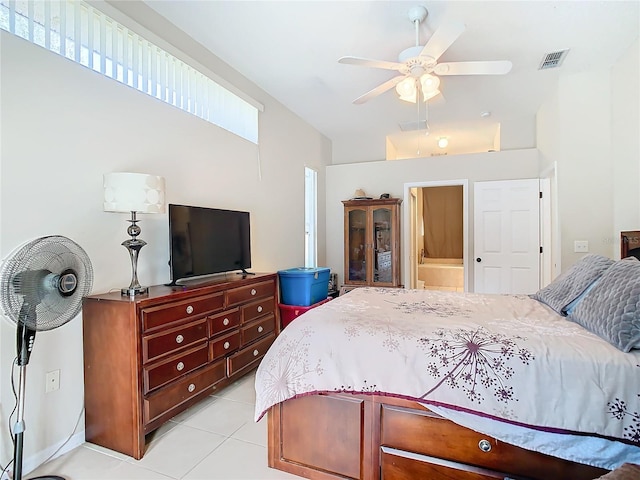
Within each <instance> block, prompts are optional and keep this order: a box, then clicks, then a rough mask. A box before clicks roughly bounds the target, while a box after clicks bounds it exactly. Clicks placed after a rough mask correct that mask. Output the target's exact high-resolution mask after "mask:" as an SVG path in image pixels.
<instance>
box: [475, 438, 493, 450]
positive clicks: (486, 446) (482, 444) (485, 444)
mask: <svg viewBox="0 0 640 480" xmlns="http://www.w3.org/2000/svg"><path fill="white" fill-rule="evenodd" d="M478 448H480V450H482V451H483V452H490V451H491V442H489V440H485V439H482V440H480V441H479V442H478Z"/></svg>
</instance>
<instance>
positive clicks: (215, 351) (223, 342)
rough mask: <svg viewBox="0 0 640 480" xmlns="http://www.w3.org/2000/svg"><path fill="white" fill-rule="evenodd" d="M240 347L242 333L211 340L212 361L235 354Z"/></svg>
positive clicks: (210, 354)
mask: <svg viewBox="0 0 640 480" xmlns="http://www.w3.org/2000/svg"><path fill="white" fill-rule="evenodd" d="M239 347H240V332H239V331H238V330H236V331H235V332H231V333H227V334H226V335H222V336H220V337H217V338H215V339H214V338H212V339H211V340H209V357H210V359H211V360H210V361H213V360H215V359H217V358H220V357H223V356H225V355H228V354H229V353H232V352H235V351H236V350H237V349H238V348H239Z"/></svg>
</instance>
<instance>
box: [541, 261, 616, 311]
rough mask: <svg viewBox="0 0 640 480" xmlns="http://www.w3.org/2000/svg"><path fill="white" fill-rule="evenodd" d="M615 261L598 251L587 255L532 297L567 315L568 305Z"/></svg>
mask: <svg viewBox="0 0 640 480" xmlns="http://www.w3.org/2000/svg"><path fill="white" fill-rule="evenodd" d="M613 263H614V262H613V260H611V259H610V258H607V257H605V256H603V255H598V254H596V253H590V254H588V255H585V256H584V257H582V258H581V259H580V260H578V261H577V262H576V263H575V264H574V265H572V266H571V268H569V269H568V270H567V271H566V272H564V273H562V274H561V275H559V276H558V278H556V279H555V280H554V281H553V282H551V283H550V284H549V285H547V286H546V287H544V288H541V289H540V290H538V291H537V292H536V293H534V294H533V295H532V296H531V297H532V298H534V299H535V300H538V301H539V302H542V303H544V304H545V305H548V306H549V307H551V308H552V309H553V310H555V311H556V312H558V313H559V314H561V315H566V314H567V312H566V311H565V309H566V307H567V306H568V305H569V304H570V303H571V302H572V301H574V300H575V299H576V298H578V297H579V296H580V294H581V293H582V292H584V291H585V290H586V289H587V288H588V287H589V286H590V285H591V284H592V283H593V282H594V281H596V280H597V279H598V278H600V276H601V275H602V274H603V273H604V272H605V270H607V268H609V267H610V266H611V265H613Z"/></svg>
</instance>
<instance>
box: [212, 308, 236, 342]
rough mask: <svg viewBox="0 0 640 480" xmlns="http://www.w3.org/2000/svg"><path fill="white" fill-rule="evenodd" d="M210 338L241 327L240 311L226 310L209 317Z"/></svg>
mask: <svg viewBox="0 0 640 480" xmlns="http://www.w3.org/2000/svg"><path fill="white" fill-rule="evenodd" d="M208 318H209V336H210V337H213V336H215V335H218V334H219V333H222V332H224V331H226V330H230V329H232V328H236V327H237V326H238V325H240V310H238V309H237V308H234V309H233V310H225V311H224V312H222V313H218V314H216V315H209V317H208Z"/></svg>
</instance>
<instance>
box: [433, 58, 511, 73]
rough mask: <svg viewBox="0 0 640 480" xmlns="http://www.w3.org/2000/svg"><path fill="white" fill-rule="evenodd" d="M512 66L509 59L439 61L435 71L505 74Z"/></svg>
mask: <svg viewBox="0 0 640 480" xmlns="http://www.w3.org/2000/svg"><path fill="white" fill-rule="evenodd" d="M512 66H513V64H512V63H511V62H510V61H509V60H496V61H487V62H451V63H439V64H438V65H436V68H434V70H433V73H435V74H436V75H504V74H505V73H509V72H510V71H511V67H512Z"/></svg>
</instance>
